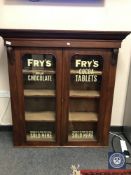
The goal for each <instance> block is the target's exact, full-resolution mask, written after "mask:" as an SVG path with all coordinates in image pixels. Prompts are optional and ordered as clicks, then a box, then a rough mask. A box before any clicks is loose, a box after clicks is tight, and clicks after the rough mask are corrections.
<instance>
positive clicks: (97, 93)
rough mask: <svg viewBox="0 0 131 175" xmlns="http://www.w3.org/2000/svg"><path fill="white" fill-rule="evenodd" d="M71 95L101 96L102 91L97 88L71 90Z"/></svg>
mask: <svg viewBox="0 0 131 175" xmlns="http://www.w3.org/2000/svg"><path fill="white" fill-rule="evenodd" d="M69 95H70V97H74V98H75V97H85V98H99V97H100V91H95V90H70V93H69Z"/></svg>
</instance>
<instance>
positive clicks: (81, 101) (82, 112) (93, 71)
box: [68, 54, 103, 141]
mask: <svg viewBox="0 0 131 175" xmlns="http://www.w3.org/2000/svg"><path fill="white" fill-rule="evenodd" d="M70 65H71V66H70V91H69V128H68V140H69V141H89V140H96V133H97V123H98V120H99V103H100V90H101V82H102V71H103V58H102V57H101V56H100V55H78V54H77V55H74V56H73V57H72V58H71V64H70Z"/></svg>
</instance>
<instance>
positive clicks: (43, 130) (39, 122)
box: [22, 54, 56, 141]
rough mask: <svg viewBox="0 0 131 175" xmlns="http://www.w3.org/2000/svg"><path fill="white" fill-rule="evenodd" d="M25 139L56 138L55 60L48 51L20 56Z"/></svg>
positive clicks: (45, 139) (52, 139)
mask: <svg viewBox="0 0 131 175" xmlns="http://www.w3.org/2000/svg"><path fill="white" fill-rule="evenodd" d="M22 65H23V84H24V103H25V121H26V139H27V141H55V139H56V133H55V130H56V128H55V127H56V90H55V89H56V59H55V57H54V56H53V55H51V54H25V55H24V56H23V57H22Z"/></svg>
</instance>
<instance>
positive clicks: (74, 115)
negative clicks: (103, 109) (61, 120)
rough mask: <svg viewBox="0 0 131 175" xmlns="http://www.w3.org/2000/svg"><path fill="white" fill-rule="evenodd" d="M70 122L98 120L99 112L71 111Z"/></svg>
mask: <svg viewBox="0 0 131 175" xmlns="http://www.w3.org/2000/svg"><path fill="white" fill-rule="evenodd" d="M69 121H70V122H97V121H98V114H97V113H94V112H70V113H69Z"/></svg>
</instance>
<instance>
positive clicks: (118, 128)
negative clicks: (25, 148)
mask: <svg viewBox="0 0 131 175" xmlns="http://www.w3.org/2000/svg"><path fill="white" fill-rule="evenodd" d="M0 131H13V126H12V125H0ZM110 131H111V132H123V126H111V127H110Z"/></svg>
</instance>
